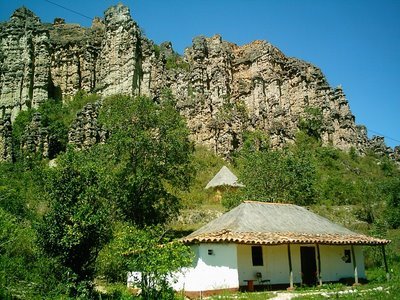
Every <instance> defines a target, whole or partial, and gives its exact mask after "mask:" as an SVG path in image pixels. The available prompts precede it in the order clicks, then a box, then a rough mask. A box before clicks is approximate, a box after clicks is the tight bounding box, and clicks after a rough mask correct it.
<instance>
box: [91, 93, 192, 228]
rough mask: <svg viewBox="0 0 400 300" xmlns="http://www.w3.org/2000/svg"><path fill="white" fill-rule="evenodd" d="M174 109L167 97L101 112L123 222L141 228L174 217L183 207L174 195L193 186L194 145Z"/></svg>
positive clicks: (119, 101)
mask: <svg viewBox="0 0 400 300" xmlns="http://www.w3.org/2000/svg"><path fill="white" fill-rule="evenodd" d="M174 105H175V103H174V101H173V99H172V97H171V95H170V94H168V93H166V94H164V95H163V96H162V97H161V100H160V103H156V102H154V101H152V100H151V99H149V98H146V97H138V98H135V99H132V98H130V97H124V96H115V97H110V98H108V99H106V100H105V101H104V103H103V107H102V109H101V112H100V116H99V119H100V122H102V123H103V124H104V126H105V127H106V128H107V129H108V130H109V131H110V133H111V137H110V139H109V141H108V142H107V144H106V145H104V147H103V148H102V151H103V152H104V155H106V156H107V161H108V163H109V166H110V167H109V169H110V170H112V171H113V173H112V176H110V180H114V181H113V182H114V184H113V185H112V186H111V187H110V188H112V189H113V192H112V195H113V199H114V200H115V203H116V206H117V208H118V210H119V212H120V213H121V215H122V217H123V219H124V220H127V221H131V222H133V223H135V224H136V225H139V226H144V225H150V224H157V223H164V222H165V221H166V220H168V219H169V218H171V217H172V216H175V215H176V214H177V212H178V210H179V208H180V201H179V199H178V197H177V196H176V193H175V192H174V191H176V190H182V189H187V188H188V186H189V183H190V181H191V174H192V172H191V170H192V167H191V158H192V152H193V145H192V143H191V142H190V141H189V139H188V134H189V132H188V129H187V127H186V124H185V121H184V120H183V118H182V117H181V116H180V115H179V113H178V112H177V111H176V109H175V107H174ZM111 177H112V178H111Z"/></svg>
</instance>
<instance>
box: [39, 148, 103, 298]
mask: <svg viewBox="0 0 400 300" xmlns="http://www.w3.org/2000/svg"><path fill="white" fill-rule="evenodd" d="M47 192H48V197H49V202H50V210H49V212H48V213H47V214H46V215H45V216H44V220H43V223H42V224H41V226H40V228H39V244H40V245H41V247H42V248H43V250H44V251H45V252H46V253H47V254H48V255H50V256H52V257H56V258H57V259H59V260H60V262H61V263H62V265H63V266H65V267H66V268H68V269H70V270H71V271H72V272H73V273H72V274H71V275H70V279H71V281H72V286H71V287H72V288H71V291H70V293H71V295H76V293H77V287H78V286H79V284H80V283H82V282H85V281H87V282H90V280H91V279H93V275H94V261H95V260H96V258H97V254H98V252H99V251H100V249H101V247H102V246H103V245H104V244H105V243H106V242H107V241H108V239H109V237H110V224H109V222H110V214H109V209H108V205H107V199H106V198H105V197H104V195H106V193H104V191H103V190H102V189H101V184H100V178H99V172H98V167H97V166H96V165H95V164H94V162H93V160H90V159H88V156H87V155H85V153H83V152H74V151H67V153H66V154H65V155H64V156H62V157H59V159H58V166H57V167H56V168H54V169H51V170H49V174H48V177H47Z"/></svg>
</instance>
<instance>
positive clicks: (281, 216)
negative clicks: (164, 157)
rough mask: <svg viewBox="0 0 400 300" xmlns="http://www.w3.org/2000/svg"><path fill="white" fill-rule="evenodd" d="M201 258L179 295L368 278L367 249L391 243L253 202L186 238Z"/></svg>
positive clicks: (301, 212) (292, 208) (181, 279)
mask: <svg viewBox="0 0 400 300" xmlns="http://www.w3.org/2000/svg"><path fill="white" fill-rule="evenodd" d="M183 242H184V243H186V244H189V245H190V246H191V248H192V249H193V251H194V253H195V261H194V264H193V266H192V267H191V268H187V269H185V270H183V272H182V273H181V274H179V275H178V280H177V282H176V283H175V286H174V288H175V290H184V291H185V293H186V294H187V295H192V296H200V295H206V294H210V293H214V292H218V291H221V290H238V289H239V288H241V287H243V288H247V289H250V290H252V289H254V287H258V286H259V285H264V286H268V287H269V286H271V285H280V286H282V287H290V288H293V286H294V284H309V285H313V284H318V283H319V284H321V283H322V282H335V281H339V280H340V279H344V278H353V280H354V281H355V283H358V280H359V278H365V271H364V257H363V252H362V246H363V245H381V246H382V250H384V245H386V244H388V243H389V242H390V241H388V240H384V239H378V238H373V237H369V236H366V235H362V234H358V233H355V232H353V231H350V230H348V229H346V228H344V227H343V226H341V225H338V224H335V223H333V222H331V221H329V220H328V219H326V218H323V217H321V216H319V215H316V214H314V213H312V212H310V211H309V210H307V209H306V208H303V207H299V206H296V205H292V204H274V203H264V202H253V201H247V202H244V203H242V204H240V205H239V206H237V207H236V208H234V209H232V210H231V211H229V212H227V213H225V214H224V215H222V216H220V217H219V218H217V219H215V220H213V221H211V222H210V223H208V224H207V225H205V226H203V227H202V228H200V229H199V230H197V231H195V232H193V233H192V234H190V235H188V236H187V237H185V238H183Z"/></svg>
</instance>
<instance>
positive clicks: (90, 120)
mask: <svg viewBox="0 0 400 300" xmlns="http://www.w3.org/2000/svg"><path fill="white" fill-rule="evenodd" d="M100 105H101V104H100V102H96V103H95V104H92V103H89V104H87V105H85V107H84V108H83V109H82V111H80V112H79V113H78V115H77V116H76V119H75V121H74V122H73V124H72V125H71V128H70V130H69V132H68V142H69V143H70V144H72V145H74V146H75V147H76V148H77V149H87V148H89V147H91V146H93V145H95V144H98V143H104V142H105V141H106V139H107V135H108V133H107V131H106V130H105V129H103V128H102V127H101V126H100V125H99V124H98V123H97V117H98V114H99V108H100Z"/></svg>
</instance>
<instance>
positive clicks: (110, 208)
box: [0, 92, 400, 299]
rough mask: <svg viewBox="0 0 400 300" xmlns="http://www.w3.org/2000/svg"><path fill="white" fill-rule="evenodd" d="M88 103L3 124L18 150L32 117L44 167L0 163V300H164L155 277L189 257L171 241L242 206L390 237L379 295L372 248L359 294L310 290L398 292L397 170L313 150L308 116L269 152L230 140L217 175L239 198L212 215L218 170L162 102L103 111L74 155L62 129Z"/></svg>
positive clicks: (264, 143) (53, 104) (235, 109)
mask: <svg viewBox="0 0 400 300" xmlns="http://www.w3.org/2000/svg"><path fill="white" fill-rule="evenodd" d="M97 100H98V97H97V96H95V95H87V94H85V93H84V92H79V93H78V94H77V95H76V96H75V97H74V98H73V99H71V101H69V102H67V103H66V104H62V103H61V102H58V101H54V100H49V101H48V102H47V103H45V104H44V105H42V106H41V107H40V108H39V109H38V110H33V109H31V110H28V111H26V112H22V113H21V114H19V116H18V117H17V119H16V120H15V122H14V127H13V141H14V145H15V147H16V149H20V144H21V141H22V140H23V137H24V134H25V128H26V126H27V125H28V124H30V123H31V120H32V118H33V117H34V114H35V113H37V112H40V114H41V119H40V122H41V123H42V125H43V126H45V127H46V128H48V130H49V131H50V132H51V136H52V139H53V145H55V146H53V148H52V149H53V150H52V151H53V152H52V154H51V158H56V163H55V164H52V167H49V164H48V161H46V160H44V159H43V158H41V157H38V156H37V155H33V154H34V153H30V155H26V153H24V152H23V151H24V150H23V149H20V150H19V152H18V153H17V155H16V156H15V160H14V162H13V163H1V164H0V298H1V299H2V298H7V297H9V298H11V297H14V298H20V299H68V298H71V297H72V298H78V299H99V297H100V295H101V299H133V298H136V299H173V298H174V297H178V296H177V295H175V294H174V293H173V291H172V290H171V288H170V286H169V283H168V280H167V275H168V274H169V273H170V272H171V271H174V270H177V269H179V268H180V267H182V266H187V265H188V264H190V262H191V259H192V257H191V254H190V251H189V250H188V248H187V247H185V246H184V245H182V244H181V243H178V242H176V241H175V242H174V240H175V238H176V237H179V236H182V235H184V234H186V233H187V231H188V230H193V229H195V227H196V226H199V225H201V223H202V222H204V219H205V217H204V216H205V215H206V213H208V212H209V211H211V212H218V213H219V212H221V211H223V210H224V209H227V208H229V207H232V206H235V205H237V204H239V203H240V202H241V201H243V200H258V201H273V202H292V203H296V204H300V205H306V206H309V207H310V209H312V210H314V211H316V212H318V213H320V214H322V215H325V216H326V217H328V218H330V219H333V220H334V221H335V222H339V223H343V224H345V225H346V226H347V227H350V228H351V229H354V230H357V231H361V232H365V233H368V234H373V235H375V236H381V237H385V238H388V239H391V240H392V243H391V244H389V245H388V246H387V247H386V250H387V258H388V262H389V268H390V269H391V271H390V274H391V278H392V280H391V281H390V282H389V283H387V282H386V274H385V272H384V270H383V268H382V258H381V253H380V251H378V250H379V249H376V248H375V247H366V249H365V257H366V267H367V274H368V278H369V280H370V284H369V285H367V286H366V287H361V288H357V289H360V290H359V291H357V292H354V293H352V294H350V293H349V294H343V295H342V294H340V293H339V291H341V290H343V289H346V287H343V286H341V285H340V286H339V285H334V286H333V285H324V286H323V287H322V290H328V291H329V292H332V293H333V294H332V295H336V294H335V293H336V292H337V293H338V295H340V297H341V298H342V297H343V298H344V299H346V297H347V298H349V299H353V298H354V297H355V296H359V297H361V296H362V297H365V298H366V299H388V297H387V295H389V298H390V299H394V298H393V296H394V295H395V294H393V293H392V291H396V290H398V289H399V288H400V275H399V274H400V264H399V263H398V262H399V260H400V255H399V253H400V230H399V227H400V217H399V216H400V170H399V168H398V166H397V165H395V164H394V163H393V162H392V161H390V160H389V159H387V158H382V157H377V156H375V155H373V154H368V155H364V156H360V155H358V154H357V152H356V151H355V150H354V149H351V150H350V151H349V152H348V153H346V152H343V151H339V150H337V149H334V148H331V147H321V144H320V141H319V137H318V128H319V125H318V122H317V121H318V120H319V119H318V116H319V114H318V112H315V111H312V110H311V111H310V115H309V116H308V117H307V118H306V121H304V124H303V127H302V132H300V133H299V134H298V136H297V137H296V143H295V144H292V145H288V146H287V147H285V148H283V149H279V150H273V149H271V148H270V146H269V140H268V136H266V135H265V134H263V133H262V132H258V131H256V132H252V133H245V134H244V135H245V136H246V138H245V142H244V144H243V146H242V148H241V149H240V151H237V152H234V153H232V154H231V161H230V165H229V167H230V169H231V170H232V171H234V173H235V174H237V175H238V177H239V180H240V181H241V182H242V183H243V184H245V187H244V188H241V189H238V190H235V191H232V190H229V189H226V190H221V196H222V204H224V205H225V207H224V206H223V205H222V204H221V202H220V199H219V197H216V192H215V191H213V190H205V189H204V187H205V185H206V184H207V182H208V181H209V180H210V179H211V178H212V177H213V176H214V175H215V173H216V172H217V171H218V170H219V169H220V168H221V167H222V166H223V165H226V164H228V162H227V161H224V160H223V159H222V158H220V157H217V156H215V155H214V154H212V152H211V151H209V150H207V149H206V148H204V147H197V148H194V146H193V144H192V143H191V142H190V141H189V139H188V135H189V132H188V129H187V127H186V123H185V120H183V118H182V117H181V116H180V115H179V113H178V112H177V111H176V109H175V106H176V102H175V100H174V99H173V97H172V96H171V93H169V92H165V93H164V94H163V95H162V96H161V97H160V99H159V100H158V102H157V103H156V102H154V101H152V100H151V99H148V98H146V97H137V98H131V97H127V96H121V95H116V96H113V97H109V98H106V99H104V101H103V104H102V107H101V109H100V111H99V118H98V122H99V123H100V124H101V125H102V126H103V128H105V129H106V130H107V131H108V133H109V138H108V139H107V141H106V143H104V144H99V145H96V146H93V147H91V148H90V149H87V150H81V151H75V149H73V148H72V147H69V146H68V145H67V128H69V126H70V124H71V123H72V121H73V119H74V117H75V115H76V113H77V112H78V111H79V110H80V109H82V108H83V106H84V105H85V104H87V103H91V102H95V101H97ZM239 104H240V103H238V104H237V105H230V104H229V103H228V104H226V105H225V107H224V109H223V110H221V112H220V115H219V118H221V119H222V120H228V119H230V118H232V117H235V118H236V117H237V118H240V116H242V115H243V114H245V113H246V111H245V110H244V109H243V107H242V106H241V105H239ZM314 113H315V114H314ZM312 116H314V117H315V118H316V119H315V120H314V119H313V118H312ZM312 120H314V121H316V122H314V121H313V122H311V121H312ZM182 211H185V212H189V213H193V212H200V213H199V217H198V218H197V219H195V218H194V219H193V220H194V221H193V223H191V224H185V223H178V222H177V221H176V217H177V216H178V214H179V213H180V212H182ZM202 212H203V213H202ZM171 226H172V228H171ZM128 271H141V272H142V274H143V276H142V278H141V279H138V280H137V281H136V282H135V284H136V286H137V287H140V288H141V291H142V294H141V295H140V296H138V295H136V296H135V295H134V294H133V293H132V291H131V290H128V289H126V288H125V281H126V272H128ZM379 286H382V287H383V288H382V289H376V290H372V291H370V292H366V291H364V289H365V288H375V287H379ZM388 291H389V294H387V292H388ZM300 292H301V293H305V294H304V295H301V296H302V297H305V299H314V298H318V297H320V296H318V295H317V294H306V293H314V292H316V293H320V290H317V289H309V290H301V291H300ZM224 297H225V299H229V297H230V295H224ZM238 297H239V298H240V299H265V298H267V297H272V294H271V293H260V294H258V293H255V294H245V293H244V294H239V295H238ZM307 297H308V298H307ZM313 297H314V298H313ZM351 297H353V298H351ZM368 297H369V298H368ZM385 297H386V298H385Z"/></svg>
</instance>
